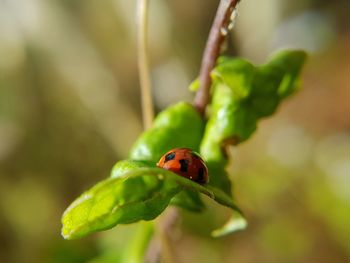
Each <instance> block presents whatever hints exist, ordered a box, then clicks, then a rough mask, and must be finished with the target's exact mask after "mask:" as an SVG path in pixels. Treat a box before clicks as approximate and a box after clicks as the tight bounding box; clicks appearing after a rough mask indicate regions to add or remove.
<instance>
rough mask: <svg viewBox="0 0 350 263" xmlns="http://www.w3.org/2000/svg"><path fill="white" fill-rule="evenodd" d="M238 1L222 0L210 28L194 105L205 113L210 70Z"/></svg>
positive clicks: (208, 93) (207, 101) (208, 95)
mask: <svg viewBox="0 0 350 263" xmlns="http://www.w3.org/2000/svg"><path fill="white" fill-rule="evenodd" d="M238 2H239V0H220V4H219V7H218V10H217V12H216V15H215V19H214V22H213V25H212V27H211V29H210V33H209V37H208V40H207V43H206V46H205V50H204V54H203V58H202V64H201V69H200V73H199V82H200V88H199V90H198V91H197V94H196V96H195V98H194V101H193V105H194V106H195V107H196V108H197V110H198V111H199V112H200V113H201V114H203V115H204V113H205V108H206V106H207V104H208V103H209V100H210V86H211V77H210V72H211V71H212V69H213V68H214V66H215V63H216V60H217V58H218V57H219V55H220V51H221V46H222V44H223V42H224V40H225V38H226V35H227V33H228V30H229V29H230V26H229V25H230V23H231V22H232V19H233V17H232V13H233V11H234V10H235V8H236V6H237V4H238Z"/></svg>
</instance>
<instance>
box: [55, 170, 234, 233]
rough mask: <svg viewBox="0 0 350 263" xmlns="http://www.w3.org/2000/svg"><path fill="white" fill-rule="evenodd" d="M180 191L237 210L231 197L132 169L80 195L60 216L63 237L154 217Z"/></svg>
mask: <svg viewBox="0 0 350 263" xmlns="http://www.w3.org/2000/svg"><path fill="white" fill-rule="evenodd" d="M182 190H191V191H195V192H200V193H202V194H205V195H207V196H209V197H210V198H212V199H214V200H215V201H216V202H218V203H220V204H222V205H224V206H227V207H230V208H231V209H234V210H237V211H239V210H238V208H237V207H236V205H235V204H234V202H233V201H232V199H231V197H230V196H228V195H227V194H225V193H224V192H223V191H221V190H220V189H217V188H215V187H210V186H208V187H206V186H203V185H200V184H198V183H195V182H193V181H191V180H189V179H187V178H184V177H182V176H179V175H177V174H174V173H172V172H170V171H167V170H164V169H161V168H135V169H134V170H133V171H130V172H127V174H125V175H123V176H119V177H116V178H108V179H106V180H104V181H102V182H100V183H99V184H97V185H95V186H94V187H92V188H91V189H90V190H88V191H86V192H85V193H83V194H82V195H81V196H80V197H79V198H78V199H77V200H75V201H74V202H73V203H72V204H71V205H70V206H69V207H68V208H67V210H66V211H65V213H64V214H63V217H62V224H63V228H62V235H63V237H64V238H66V239H75V238H79V237H82V236H85V235H87V234H90V233H93V232H96V231H101V230H105V229H109V228H112V227H114V226H115V225H117V224H128V223H133V222H137V221H139V220H151V219H154V218H155V217H157V216H158V215H159V214H160V213H161V212H162V211H163V210H164V209H165V208H166V207H167V206H168V204H169V202H170V200H171V199H172V198H173V197H174V196H175V195H176V194H178V193H179V192H180V191H182Z"/></svg>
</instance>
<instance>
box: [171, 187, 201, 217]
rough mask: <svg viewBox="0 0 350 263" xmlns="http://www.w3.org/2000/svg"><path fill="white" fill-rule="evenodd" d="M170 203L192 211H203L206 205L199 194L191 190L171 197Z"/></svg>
mask: <svg viewBox="0 0 350 263" xmlns="http://www.w3.org/2000/svg"><path fill="white" fill-rule="evenodd" d="M170 204H171V205H175V206H178V207H181V208H184V209H186V210H189V211H192V212H202V211H203V210H204V209H205V205H204V203H203V201H202V199H201V198H200V196H199V194H198V193H197V192H194V191H191V190H183V191H181V192H180V193H178V194H177V195H175V197H174V198H173V199H171V202H170Z"/></svg>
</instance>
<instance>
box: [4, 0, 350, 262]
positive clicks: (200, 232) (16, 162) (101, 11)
mask: <svg viewBox="0 0 350 263" xmlns="http://www.w3.org/2000/svg"><path fill="white" fill-rule="evenodd" d="M150 2H151V10H150V19H151V21H150V27H149V37H150V57H151V63H152V80H153V92H154V94H153V95H154V98H155V107H156V109H157V110H160V109H162V108H164V107H166V106H167V105H169V104H170V103H173V102H176V101H178V100H187V101H190V100H191V98H192V96H193V94H190V92H189V91H188V88H187V87H188V85H189V83H190V82H191V81H192V80H193V79H194V78H196V75H197V73H198V70H199V65H200V60H201V55H202V50H203V48H204V45H205V41H206V38H207V35H208V31H209V28H210V24H211V22H212V19H213V16H214V14H215V11H216V7H217V4H218V1H214V0H206V1H203V0H169V1H162V0H151V1H150ZM135 4H136V0H133V1H125V0H106V1H93V0H84V1H81V0H70V1H68V0H63V1H62V0H61V1H58V0H51V1H47V0H0V262H94V263H96V262H117V260H118V257H119V254H120V252H121V251H122V250H123V244H125V243H128V242H127V240H129V239H130V238H132V233H133V232H134V231H135V229H134V228H135V226H134V225H130V226H121V227H117V228H115V229H113V230H110V231H106V232H103V233H98V234H94V235H92V236H90V237H87V238H83V239H81V240H75V241H64V240H63V238H62V237H61V235H60V228H61V223H60V217H61V214H62V212H63V211H64V209H65V208H66V207H67V206H68V205H69V204H70V202H71V201H72V200H73V199H74V198H75V197H77V196H78V195H79V194H80V193H81V192H82V191H83V190H85V189H87V188H88V187H90V186H91V185H93V184H94V183H95V182H97V181H99V180H101V179H103V178H105V177H107V176H108V175H109V171H110V170H111V167H112V165H113V164H114V163H115V162H116V161H117V160H119V159H122V158H125V157H126V156H127V154H128V150H129V148H130V146H131V144H132V143H133V141H134V140H135V138H136V137H137V136H138V134H139V133H140V132H141V130H142V127H141V119H140V118H141V112H140V103H139V101H140V94H139V87H138V75H137V58H136V47H135V46H136V45H135V44H136V43H135V33H136V30H135ZM349 10H350V2H349V1H348V0H338V1H336V3H335V2H332V1H325V0H295V1H288V0H266V1H259V0H242V2H241V4H240V6H239V10H238V19H237V21H236V26H235V30H234V32H233V33H232V34H230V36H229V39H228V42H227V54H231V55H239V56H244V57H246V58H248V59H251V60H252V61H254V62H256V63H262V62H264V61H265V60H266V58H267V57H268V55H269V54H270V53H271V52H273V51H274V50H276V49H278V48H283V47H292V48H304V49H306V50H307V51H308V52H309V54H310V57H309V60H308V63H307V65H306V67H305V70H304V71H303V76H302V85H303V88H302V89H301V90H300V91H299V92H298V93H297V94H296V95H294V96H293V97H291V98H289V99H288V100H287V101H286V102H285V103H284V104H283V105H282V107H280V108H279V110H278V112H277V113H276V114H275V115H274V116H273V117H272V118H269V119H266V120H263V121H261V122H260V125H259V129H258V132H257V133H255V134H254V136H253V137H252V138H251V139H250V140H249V141H248V142H246V143H244V144H242V145H240V146H239V147H238V148H236V149H233V150H232V155H233V162H232V165H231V166H230V173H231V174H232V178H233V180H234V182H235V196H236V198H237V202H238V204H239V205H240V206H241V208H242V209H243V210H244V211H245V213H246V215H247V217H248V219H249V228H248V229H247V230H245V231H243V232H239V233H237V234H233V235H230V236H227V237H225V238H221V239H212V238H211V237H210V231H211V230H212V229H214V228H215V227H217V226H219V225H220V224H221V223H223V222H224V221H225V220H226V219H227V217H228V215H229V211H227V210H226V209H224V208H220V207H218V206H216V205H215V204H213V203H212V202H210V201H209V200H207V203H208V207H209V208H210V209H208V211H207V212H205V213H204V214H202V215H196V214H191V213H187V212H183V217H182V221H181V226H180V228H179V230H178V233H177V242H176V244H175V245H174V246H175V250H176V254H177V256H178V259H177V261H176V262H181V263H187V262H245V263H250V262H252V263H253V262H266V263H267V262H269V263H271V262H319V263H321V262H350V78H349V76H350V48H349V47H350V16H349ZM209 211H211V212H209ZM213 211H214V213H213Z"/></svg>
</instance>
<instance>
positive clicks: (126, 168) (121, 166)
mask: <svg viewBox="0 0 350 263" xmlns="http://www.w3.org/2000/svg"><path fill="white" fill-rule="evenodd" d="M155 166H156V164H155V163H154V162H151V161H135V160H121V161H118V162H117V163H116V164H115V165H114V166H113V168H112V172H111V177H112V178H118V177H124V176H125V175H127V174H128V172H131V171H133V170H135V168H146V167H150V168H151V167H155Z"/></svg>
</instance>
